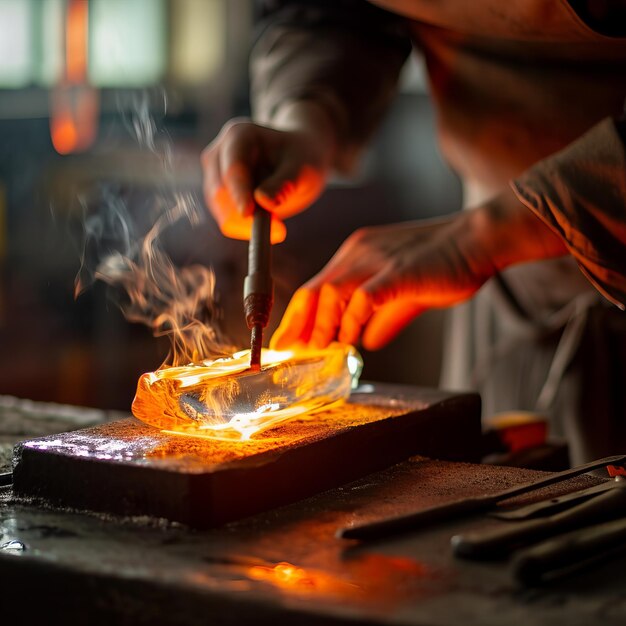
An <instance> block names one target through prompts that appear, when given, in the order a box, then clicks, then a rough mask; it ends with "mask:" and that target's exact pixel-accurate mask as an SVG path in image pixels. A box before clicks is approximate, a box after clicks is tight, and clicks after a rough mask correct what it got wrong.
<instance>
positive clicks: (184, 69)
mask: <svg viewBox="0 0 626 626" xmlns="http://www.w3.org/2000/svg"><path fill="white" fill-rule="evenodd" d="M172 8H173V9H174V10H173V11H172V26H171V57H170V59H171V72H172V77H173V78H174V80H175V81H176V82H180V83H183V84H185V85H199V84H202V83H206V82H207V81H208V80H210V79H211V78H212V77H214V76H215V74H216V73H217V72H218V70H219V68H220V67H221V66H222V64H223V62H224V56H225V53H226V2H225V0H176V2H175V4H174V5H173V7H172Z"/></svg>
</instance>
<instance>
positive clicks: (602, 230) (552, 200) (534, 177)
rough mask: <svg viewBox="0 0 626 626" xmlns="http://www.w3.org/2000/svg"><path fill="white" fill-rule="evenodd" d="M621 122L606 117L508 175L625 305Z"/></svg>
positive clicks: (625, 157)
mask: <svg viewBox="0 0 626 626" xmlns="http://www.w3.org/2000/svg"><path fill="white" fill-rule="evenodd" d="M625 136H626V132H625V130H624V122H623V121H618V120H614V119H611V118H607V119H605V120H603V121H602V122H600V123H599V124H597V125H596V126H594V127H593V128H592V129H591V130H589V131H588V132H587V133H586V134H584V135H583V136H582V137H580V138H579V139H578V140H576V141H575V142H574V143H572V144H570V145H569V146H568V147H567V148H565V149H564V150H562V151H561V152H558V153H557V154H555V155H553V156H551V157H548V158H547V159H544V160H543V161H540V162H539V163H538V164H536V165H535V166H533V167H532V168H531V169H529V170H528V171H527V172H525V173H524V174H523V175H522V176H520V177H519V178H517V179H516V180H514V181H512V186H513V190H514V191H515V193H516V194H517V196H518V198H519V199H520V200H521V201H522V202H523V203H524V204H525V205H526V206H527V207H528V208H530V209H531V210H532V211H533V212H534V213H535V214H536V215H538V216H539V217H540V218H541V219H542V220H543V221H544V222H545V223H546V224H547V225H548V226H550V227H551V228H552V229H553V230H554V231H555V232H556V233H557V234H558V235H560V236H561V237H562V238H563V240H564V242H565V244H566V246H567V248H568V249H569V251H570V253H571V254H572V255H573V256H574V257H575V259H576V261H577V262H578V264H579V266H580V268H581V270H582V271H583V273H584V274H585V275H586V276H587V278H588V279H589V280H590V281H591V282H592V283H593V285H594V286H595V287H596V288H597V289H598V290H599V291H600V292H601V293H602V294H603V295H604V296H605V297H606V298H608V299H609V300H610V301H611V302H613V303H614V304H616V305H617V306H618V307H620V308H621V309H626V149H625V142H624V137H625Z"/></svg>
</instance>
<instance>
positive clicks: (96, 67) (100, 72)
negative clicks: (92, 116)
mask: <svg viewBox="0 0 626 626" xmlns="http://www.w3.org/2000/svg"><path fill="white" fill-rule="evenodd" d="M89 6H90V20H89V27H90V44H89V79H90V82H91V83H92V84H93V85H95V86H96V87H147V86H149V85H153V84H155V83H158V82H159V81H160V80H161V79H162V78H163V76H164V74H165V70H166V62H167V56H166V20H165V8H166V5H165V1H164V0H91V2H90V3H89Z"/></svg>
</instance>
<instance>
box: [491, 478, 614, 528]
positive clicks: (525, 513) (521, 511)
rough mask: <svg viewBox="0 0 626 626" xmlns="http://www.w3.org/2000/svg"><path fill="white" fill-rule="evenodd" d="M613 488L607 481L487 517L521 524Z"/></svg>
mask: <svg viewBox="0 0 626 626" xmlns="http://www.w3.org/2000/svg"><path fill="white" fill-rule="evenodd" d="M614 486H615V483H614V482H613V481H610V480H607V481H604V482H602V483H600V484H599V485H594V486H593V487H587V488H586V489H579V490H577V491H572V492H571V493H567V494H565V495H564V496H558V497H556V498H550V499H549V500H542V501H541V502H533V503H532V504H527V505H525V506H520V507H516V508H514V509H504V510H497V509H496V510H495V511H490V512H489V513H488V514H487V515H488V516H489V517H493V518H495V519H501V520H504V521H509V522H521V521H523V520H528V519H533V518H537V517H547V516H548V515H554V514H555V513H560V512H561V511H565V510H566V509H569V508H571V507H572V506H573V505H574V504H578V503H581V502H585V501H586V500H589V499H591V498H593V497H594V496H597V495H598V494H600V493H603V492H605V491H607V490H609V489H613V487H614Z"/></svg>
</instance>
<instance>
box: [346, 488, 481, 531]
mask: <svg viewBox="0 0 626 626" xmlns="http://www.w3.org/2000/svg"><path fill="white" fill-rule="evenodd" d="M492 505H493V501H492V499H491V497H482V498H466V499H464V500H455V501H454V502H449V503H447V504H443V505H440V506H434V507H430V508H428V509H422V510H421V511H417V512H415V513H410V514H408V515H401V516H399V517H392V518H387V519H383V520H380V521H377V522H370V523H367V524H361V525H360V526H352V527H349V528H341V529H339V531H338V532H337V536H338V537H340V538H342V539H359V540H370V541H371V540H374V539H382V538H384V537H388V536H389V535H396V534H400V533H402V532H407V531H411V530H417V529H418V528H423V527H425V526H431V525H433V524H437V523H440V522H447V521H450V520H453V519H455V518H457V517H459V516H465V515H471V514H472V513H480V512H481V511H485V510H487V509H488V508H490V507H491V506H492Z"/></svg>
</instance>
